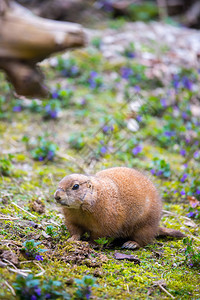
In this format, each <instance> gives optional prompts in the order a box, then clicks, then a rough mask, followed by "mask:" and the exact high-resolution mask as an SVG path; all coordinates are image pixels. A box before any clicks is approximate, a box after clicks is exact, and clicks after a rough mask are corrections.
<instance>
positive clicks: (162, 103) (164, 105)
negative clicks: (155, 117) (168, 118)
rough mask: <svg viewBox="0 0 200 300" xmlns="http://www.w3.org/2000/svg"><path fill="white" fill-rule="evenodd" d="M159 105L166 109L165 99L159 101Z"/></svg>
mask: <svg viewBox="0 0 200 300" xmlns="http://www.w3.org/2000/svg"><path fill="white" fill-rule="evenodd" d="M160 104H161V105H162V107H164V108H166V107H167V102H166V99H164V98H162V99H160Z"/></svg>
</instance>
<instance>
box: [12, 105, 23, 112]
mask: <svg viewBox="0 0 200 300" xmlns="http://www.w3.org/2000/svg"><path fill="white" fill-rule="evenodd" d="M21 110H22V107H21V106H20V105H16V106H14V107H13V111H14V112H20V111H21Z"/></svg>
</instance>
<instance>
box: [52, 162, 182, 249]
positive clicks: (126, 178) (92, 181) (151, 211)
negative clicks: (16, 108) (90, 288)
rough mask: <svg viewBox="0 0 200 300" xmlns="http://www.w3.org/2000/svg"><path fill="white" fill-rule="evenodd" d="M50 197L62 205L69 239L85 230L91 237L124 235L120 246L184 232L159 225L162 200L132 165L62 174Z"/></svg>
mask: <svg viewBox="0 0 200 300" xmlns="http://www.w3.org/2000/svg"><path fill="white" fill-rule="evenodd" d="M54 198H55V200H56V201H57V202H58V203H60V204H61V205H62V207H63V213H64V216H65V224H66V226H67V228H68V230H69V232H70V234H71V240H79V239H80V237H81V235H82V234H83V233H85V232H88V233H90V239H91V241H93V240H95V239H98V238H99V237H113V238H123V239H127V242H125V243H124V245H123V247H124V248H129V249H135V248H139V247H142V246H145V245H146V244H148V243H151V242H152V241H153V239H154V238H155V237H156V236H157V235H170V236H175V237H182V236H184V235H183V234H182V233H181V232H179V231H177V230H173V229H167V228H161V227H159V222H160V218H161V211H162V202H161V199H160V196H159V194H158V191H157V190H156V188H155V186H154V185H153V183H152V182H151V180H150V179H148V178H147V177H146V176H145V175H143V174H142V173H141V172H139V171H137V170H135V169H131V168H126V167H116V168H110V169H106V170H103V171H100V172H98V173H96V175H93V176H87V175H82V174H71V175H68V176H65V177H64V178H63V179H62V180H61V181H60V183H59V186H58V189H57V190H56V192H55V194H54Z"/></svg>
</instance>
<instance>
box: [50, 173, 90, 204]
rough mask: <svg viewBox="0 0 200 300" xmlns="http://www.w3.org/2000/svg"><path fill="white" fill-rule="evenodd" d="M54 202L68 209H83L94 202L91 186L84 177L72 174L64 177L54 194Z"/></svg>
mask: <svg viewBox="0 0 200 300" xmlns="http://www.w3.org/2000/svg"><path fill="white" fill-rule="evenodd" d="M54 198H55V200H56V201H57V202H58V203H60V204H61V205H63V206H66V207H68V208H75V209H79V208H83V209H84V208H85V209H87V207H88V205H92V202H93V200H94V193H93V186H92V182H91V180H90V178H89V177H88V176H86V175H81V174H72V175H68V176H65V177H64V178H63V179H62V180H61V181H60V183H59V185H58V189H57V190H56V191H55V193H54Z"/></svg>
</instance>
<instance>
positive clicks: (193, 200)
mask: <svg viewBox="0 0 200 300" xmlns="http://www.w3.org/2000/svg"><path fill="white" fill-rule="evenodd" d="M187 199H188V201H189V202H190V206H191V207H192V208H195V207H197V206H199V204H200V203H199V201H198V200H197V198H195V197H194V196H187Z"/></svg>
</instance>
